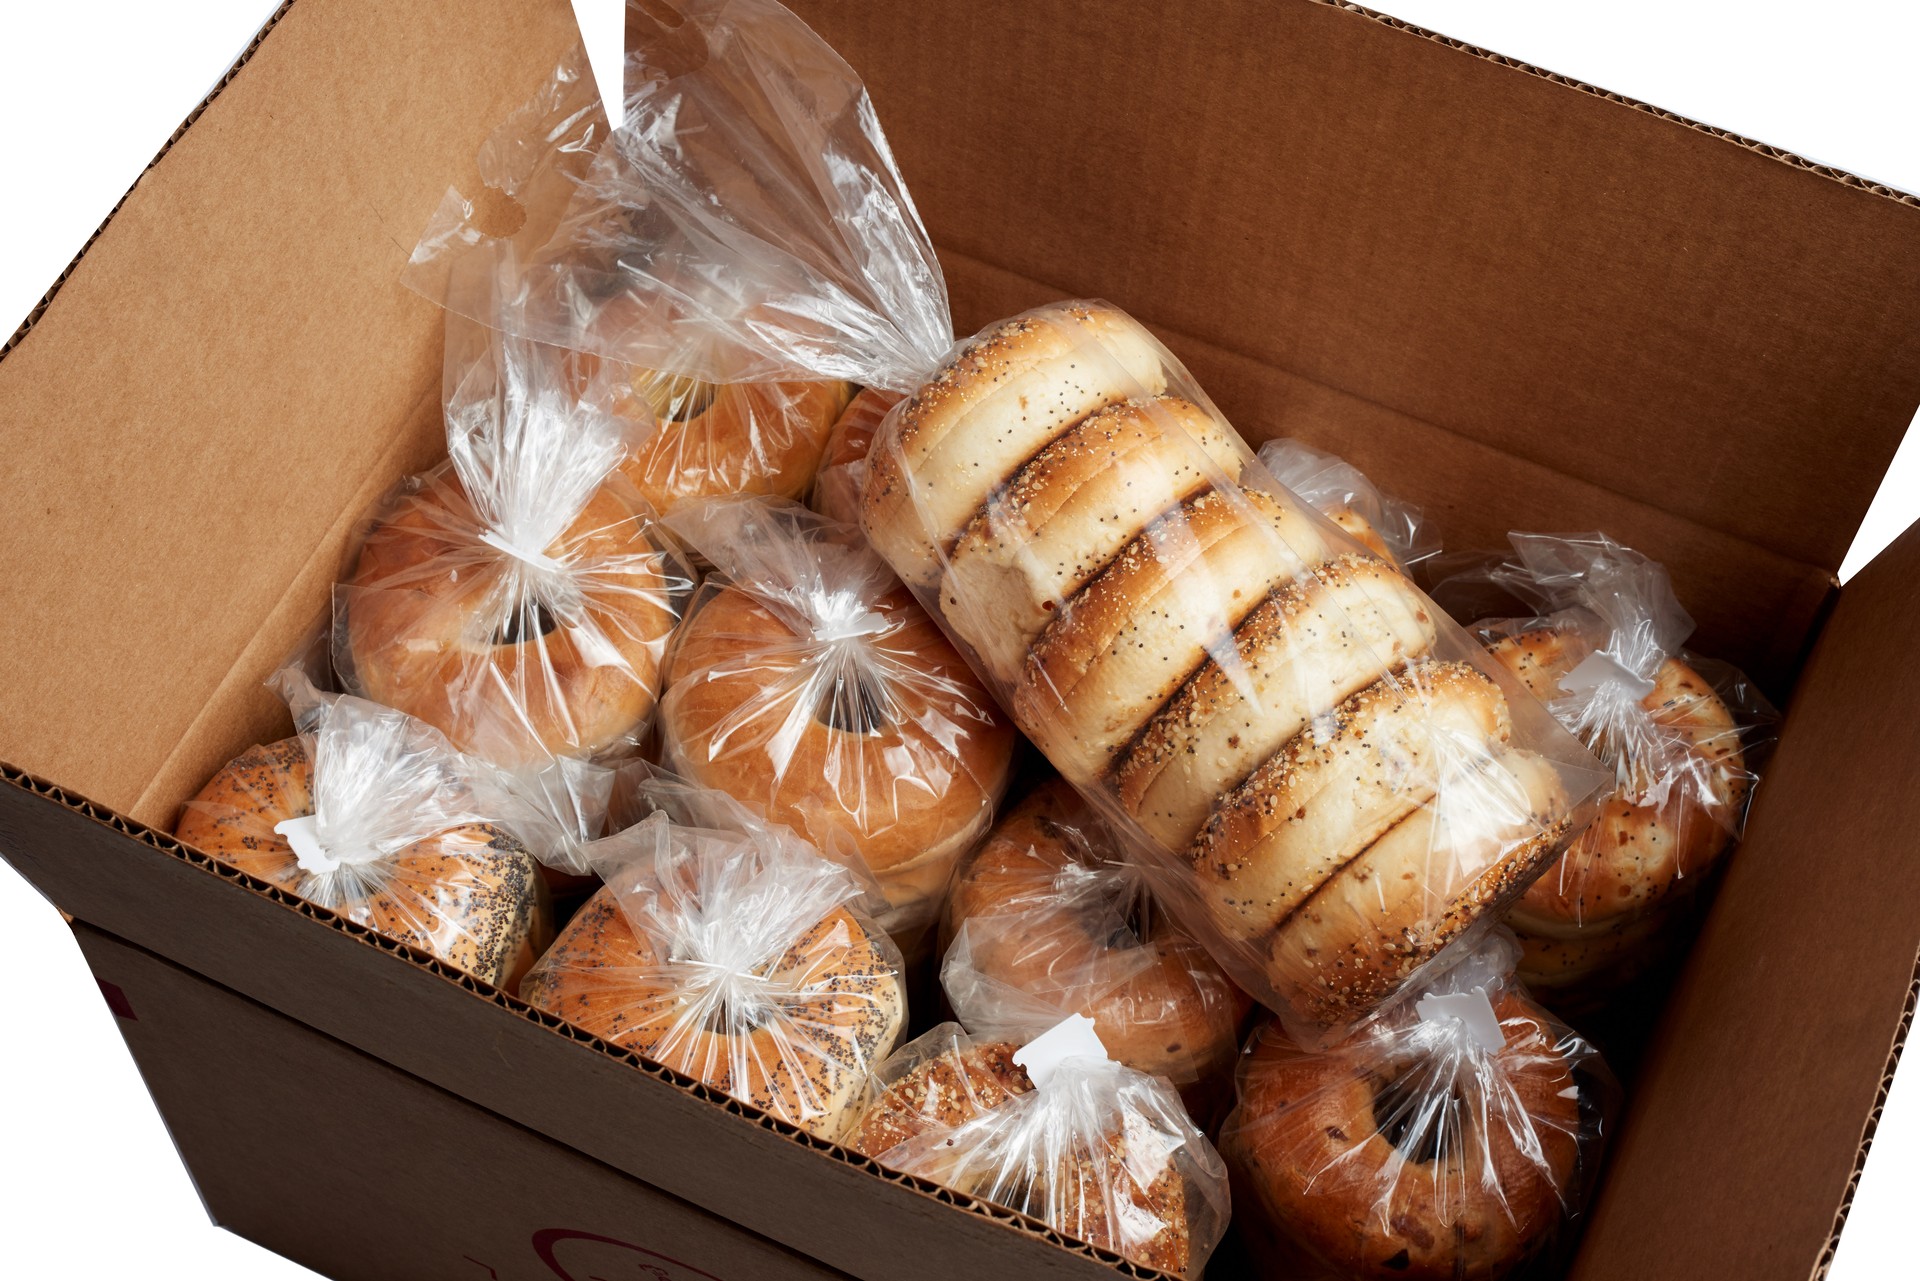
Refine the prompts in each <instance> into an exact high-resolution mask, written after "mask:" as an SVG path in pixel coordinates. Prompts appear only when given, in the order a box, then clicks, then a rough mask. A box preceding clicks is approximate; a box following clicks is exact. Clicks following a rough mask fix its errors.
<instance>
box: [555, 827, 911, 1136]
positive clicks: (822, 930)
mask: <svg viewBox="0 0 1920 1281" xmlns="http://www.w3.org/2000/svg"><path fill="white" fill-rule="evenodd" d="M682 799H685V798H684V797H683V798H682ZM693 803H694V804H696V805H697V804H698V802H693ZM665 804H666V806H667V807H668V808H671V806H672V805H673V804H674V802H673V801H671V800H669V801H667V802H665ZM668 808H663V809H661V810H660V811H658V812H656V813H654V814H652V815H651V816H649V817H648V818H646V819H644V820H643V821H641V822H640V823H638V824H636V825H635V826H633V827H630V828H627V829H626V830H624V831H622V832H619V833H616V834H615V835H613V836H610V837H607V838H605V839H604V840H601V841H599V842H596V843H595V844H594V845H593V846H592V847H591V848H590V849H589V851H588V855H589V861H590V862H591V863H592V865H593V868H594V870H595V871H596V872H598V873H599V875H600V877H601V878H602V880H604V881H605V883H606V884H605V887H604V888H603V889H602V890H601V891H600V892H599V893H597V894H596V895H595V896H594V897H593V898H592V899H590V900H588V902H587V904H586V905H585V906H584V907H583V908H581V909H580V911H579V913H577V914H576V915H575V916H574V918H573V920H572V921H571V922H569V923H568V925H567V927H566V929H565V930H563V931H562V932H561V935H560V937H559V938H558V939H557V940H556V941H555V943H554V945H553V947H552V948H551V949H550V950H549V951H548V952H547V954H546V955H545V956H543V957H542V958H541V959H540V961H539V963H538V964H537V965H536V966H535V967H534V969H533V970H532V972H530V973H529V974H528V975H527V977H526V978H525V979H524V980H523V981H522V983H521V987H520V991H521V995H522V996H523V997H524V998H525V999H526V1000H527V1001H529V1002H531V1003H532V1004H534V1005H537V1006H540V1007H541V1008H543V1009H546V1010H548V1011H551V1012H552V1013H554V1014H556V1015H558V1016H560V1017H561V1018H564V1019H566V1020H567V1021H568V1022H570V1023H573V1024H575V1025H576V1026H578V1027H581V1028H583V1029H585V1030H586V1031H588V1032H591V1033H593V1034H594V1035H596V1036H600V1037H602V1038H604V1039H606V1040H608V1041H611V1042H613V1043H614V1044H617V1045H620V1046H623V1047H625V1048H628V1049H632V1050H635V1051H638V1052H639V1053H641V1054H643V1055H645V1056H646V1057H648V1058H650V1059H652V1060H654V1061H655V1062H657V1063H661V1064H663V1065H665V1066H667V1067H670V1068H673V1069H674V1070H676V1071H679V1072H682V1073H685V1074H686V1075H688V1076H692V1077H695V1078H697V1079H699V1080H701V1081H704V1082H706V1083H707V1084H708V1085H710V1086H712V1087H713V1088H715V1089H717V1090H721V1091H723V1092H725V1093H727V1094H730V1095H732V1096H733V1097H734V1098H737V1099H739V1100H741V1101H742V1102H745V1103H749V1104H751V1105H753V1106H755V1107H757V1108H760V1109H761V1110H763V1111H765V1112H768V1113H770V1114H771V1115H773V1116H776V1117H778V1118H780V1119H781V1120H783V1121H787V1122H789V1123H791V1124H793V1125H796V1126H799V1127H800V1128H801V1129H804V1130H807V1131H809V1132H811V1133H814V1134H818V1135H820V1136H821V1137H823V1138H828V1139H838V1138H840V1137H842V1135H843V1134H844V1132H845V1131H846V1129H847V1127H848V1126H849V1125H850V1124H851V1122H852V1120H853V1119H854V1117H855V1116H856V1115H857V1112H858V1110H859V1107H860V1106H861V1104H862V1103H864V1101H865V1098H866V1091H867V1079H868V1076H869V1074H870V1073H871V1072H872V1070H873V1069H874V1068H875V1067H877V1066H878V1065H879V1063H880V1062H881V1061H882V1060H883V1059H885V1057H886V1056H887V1055H888V1054H889V1053H890V1052H891V1051H892V1050H893V1048H894V1046H895V1045H896V1044H897V1043H898V1042H899V1040H900V1037H901V1034H902V1033H903V1031H904V1030H905V1028H906V1022H907V1006H906V990H905V987H904V985H903V983H902V977H901V957H900V951H899V949H898V948H897V947H896V946H895V945H894V944H893V943H892V941H891V940H889V939H888V938H887V936H886V934H885V933H884V932H882V931H881V930H880V929H879V927H878V926H877V925H875V924H874V923H873V922H872V921H871V920H869V919H868V918H867V917H866V916H865V915H864V913H862V912H861V911H860V910H859V909H858V903H859V901H860V899H861V898H862V895H863V893H864V890H863V887H862V885H861V882H860V880H859V878H858V877H856V876H854V875H851V874H850V873H849V872H848V871H847V869H846V868H844V867H841V866H839V865H837V864H834V863H832V862H829V861H828V860H826V859H824V858H822V857H821V856H820V855H819V854H818V853H817V852H816V851H814V850H813V849H811V848H810V847H808V846H807V845H806V844H805V843H804V842H802V841H800V840H799V839H797V838H796V837H795V836H794V834H793V833H792V832H791V831H788V830H786V829H783V828H778V827H770V826H766V825H762V824H758V823H753V824H751V825H748V826H745V827H743V828H741V829H734V830H727V829H708V828H698V827H688V826H684V825H682V824H679V823H676V822H674V821H673V820H672V819H671V818H670V817H669V813H668ZM726 812H728V813H734V814H738V811H733V810H727V811H726Z"/></svg>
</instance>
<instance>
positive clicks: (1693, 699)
mask: <svg viewBox="0 0 1920 1281" xmlns="http://www.w3.org/2000/svg"><path fill="white" fill-rule="evenodd" d="M1509 538H1510V540H1511V542H1512V544H1513V551H1514V554H1513V556H1512V557H1511V558H1509V559H1507V560H1504V561H1500V562H1497V563H1491V564H1483V565H1481V566H1480V567H1478V568H1475V569H1472V570H1467V571H1463V572H1460V573H1456V574H1454V575H1453V576H1451V577H1449V578H1448V579H1446V580H1445V581H1443V582H1441V583H1439V584H1436V586H1435V588H1434V592H1435V595H1436V597H1438V598H1439V599H1441V600H1442V601H1443V602H1444V603H1452V602H1455V601H1463V602H1472V601H1478V600H1481V599H1485V598H1486V597H1487V596H1488V594H1489V589H1492V590H1494V591H1497V592H1499V593H1503V594H1505V595H1506V596H1509V597H1516V598H1518V599H1519V600H1521V601H1523V602H1525V603H1526V604H1528V605H1530V606H1531V607H1533V608H1534V609H1536V610H1537V611H1538V612H1537V613H1536V614H1534V615H1532V616H1529V617H1516V618H1500V619H1487V620H1484V621H1482V622H1480V623H1479V624H1478V625H1477V626H1476V627H1475V631H1476V632H1477V633H1478V634H1479V635H1480V637H1481V638H1482V639H1483V640H1484V641H1485V642H1486V643H1487V646H1488V648H1489V652H1490V653H1491V654H1492V655H1493V656H1494V658H1495V659H1496V660H1498V661H1499V662H1500V663H1501V664H1502V665H1504V666H1505V667H1507V668H1508V669H1509V670H1511V671H1512V672H1513V673H1514V674H1515V675H1516V676H1518V677H1519V678H1520V679H1521V680H1522V681H1524V682H1525V683H1526V685H1527V687H1528V689H1529V690H1530V691H1532V693H1533V694H1534V695H1535V696H1536V697H1538V698H1540V699H1541V700H1543V701H1544V702H1545V703H1546V706H1547V708H1548V710H1549V711H1551V712H1552V713H1553V714H1554V715H1555V716H1556V717H1558V718H1559V720H1560V722H1561V723H1562V724H1563V725H1565V726H1566V727H1567V729H1569V730H1570V731H1572V732H1573V733H1574V734H1576V735H1577V736H1579V737H1580V739H1581V740H1582V741H1583V742H1585V743H1586V744H1587V745H1588V746H1589V747H1591V748H1592V749H1593V751H1594V752H1595V753H1596V754H1597V755H1598V756H1599V758H1600V760H1601V761H1602V762H1603V763H1604V764H1605V765H1606V766H1607V768H1608V769H1609V770H1610V771H1611V774H1612V780H1611V787H1610V789H1609V791H1610V794H1609V795H1608V796H1606V797H1605V799H1604V801H1603V802H1602V804H1601V807H1600V813H1599V816H1598V817H1597V818H1596V819H1595V820H1594V822H1593V824H1592V825H1591V826H1589V827H1588V828H1587V829H1586V830H1585V831H1584V832H1582V833H1581V834H1580V836H1579V837H1578V838H1577V839H1576V840H1575V841H1574V842H1573V844H1572V845H1571V846H1570V847H1569V848H1568V850H1567V852H1566V854H1565V855H1564V856H1562V858H1561V859H1560V861H1559V862H1558V863H1557V864H1555V866H1554V868H1553V870H1551V871H1550V872H1548V873H1547V874H1546V875H1545V876H1543V877H1542V878H1541V879H1540V880H1538V881H1536V882H1535V883H1534V884H1533V886H1532V888H1531V889H1529V890H1528V892H1527V894H1526V895H1525V897H1523V898H1522V899H1521V900H1520V901H1519V902H1518V903H1517V904H1515V906H1514V908H1513V911H1512V913H1511V914H1510V916H1509V921H1510V923H1511V924H1512V925H1513V927H1514V930H1515V932H1516V933H1517V934H1518V935H1519V936H1520V940H1521V942H1522V944H1523V945H1524V946H1525V948H1526V955H1525V956H1524V957H1523V958H1522V960H1521V963H1520V974H1521V977H1522V978H1524V979H1525V980H1526V982H1527V984H1528V986H1530V987H1532V988H1534V989H1535V990H1536V991H1539V992H1541V993H1542V994H1543V995H1546V994H1551V995H1552V996H1554V997H1555V998H1561V997H1569V996H1573V997H1590V996H1599V995H1603V994H1604V993H1605V992H1606V991H1607V990H1608V989H1609V988H1612V987H1617V986H1618V985H1619V984H1620V983H1622V982H1624V981H1625V980H1627V979H1629V978H1631V977H1633V976H1634V974H1635V973H1637V972H1638V971H1640V970H1641V969H1643V968H1645V967H1646V966H1647V965H1648V964H1650V963H1651V962H1652V961H1653V960H1655V959H1657V958H1658V956H1659V953H1660V951H1661V950H1662V946H1663V944H1664V943H1666V942H1668V941H1670V936H1671V934H1672V930H1671V929H1670V928H1668V927H1669V926H1670V925H1674V924H1678V923H1679V922H1680V920H1681V918H1682V915H1683V914H1682V913H1681V912H1680V911H1679V910H1678V909H1679V908H1680V907H1681V905H1682V903H1683V901H1684V900H1685V899H1686V898H1687V897H1688V896H1690V895H1691V893H1692V892H1693V891H1694V890H1695V889H1696V888H1697V887H1698V886H1700V885H1701V884H1703V883H1704V882H1705V880H1706V879H1707V873H1709V872H1710V871H1712V870H1713V869H1714V868H1715V867H1716V866H1717V865H1718V864H1719V863H1720V862H1721V860H1723V859H1724V858H1725V857H1726V854H1727V852H1728V850H1730V849H1731V848H1732V846H1733V844H1734V842H1735V841H1736V840H1737V839H1738V838H1739V835H1740V830H1741V827H1742V825H1743V823H1744V822H1745V818H1746V812H1747V806H1748V803H1749V801H1750V799H1751V796H1752V792H1753V787H1754V784H1755V783H1756V782H1757V779H1758V776H1757V774H1756V773H1755V771H1754V764H1755V760H1756V755H1757V753H1758V752H1760V751H1761V750H1763V749H1764V747H1765V745H1766V743H1767V741H1768V740H1769V739H1770V738H1771V731H1772V726H1773V724H1774V723H1775V721H1776V720H1777V715H1776V713H1775V712H1774V711H1773V709H1772V707H1771V706H1769V705H1768V703H1767V701H1766V699H1765V698H1764V697H1763V696H1762V695H1761V694H1760V693H1759V691H1758V690H1756V689H1755V688H1754V687H1753V685H1752V684H1751V683H1750V682H1748V681H1747V679H1746V678H1745V677H1744V676H1742V675H1741V673H1740V672H1739V671H1737V670H1736V669H1734V668H1733V667H1731V666H1729V665H1727V664H1725V663H1721V662H1718V661H1716V660H1711V659H1704V658H1701V657H1700V656H1698V655H1695V654H1692V653H1690V652H1688V651H1687V650H1686V649H1684V648H1683V647H1682V642H1684V641H1685V640H1686V638H1687V636H1688V635H1689V634H1690V633H1691V632H1692V631H1693V619H1692V618H1691V617H1689V616H1688V614H1687V612H1686V610H1685V609H1684V608H1683V607H1682V606H1681V604H1680V602H1679V600H1678V599H1677V598H1676V597H1675V596H1674V593H1673V585H1672V582H1671V581H1670V579H1669V578H1668V575H1667V572H1666V570H1665V569H1664V568H1663V567H1662V566H1660V565H1658V564H1656V563H1655V562H1653V561H1650V560H1648V559H1647V558H1646V557H1645V556H1642V555H1641V554H1640V553H1638V552H1635V551H1633V550H1632V549H1630V548H1626V547H1622V546H1621V545H1620V544H1618V543H1616V542H1614V541H1613V540H1612V539H1610V538H1608V537H1606V536H1605V535H1604V534H1577V535H1566V536H1555V535H1546V534H1520V533H1516V534H1512V535H1510V536H1509Z"/></svg>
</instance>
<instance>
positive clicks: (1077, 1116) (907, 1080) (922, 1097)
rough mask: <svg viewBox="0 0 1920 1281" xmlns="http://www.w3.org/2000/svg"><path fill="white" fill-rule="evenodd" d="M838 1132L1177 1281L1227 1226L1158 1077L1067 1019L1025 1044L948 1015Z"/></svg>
mask: <svg viewBox="0 0 1920 1281" xmlns="http://www.w3.org/2000/svg"><path fill="white" fill-rule="evenodd" d="M872 1092H873V1098H872V1102H871V1103H870V1104H869V1105H868V1106H867V1108H866V1110H865V1112H864V1113H863V1115H862V1116H861V1118H860V1121H859V1123H858V1125H857V1126H856V1127H855V1128H854V1129H853V1131H852V1132H851V1134H850V1135H849V1138H848V1140H847V1142H848V1145H849V1146H851V1147H852V1148H853V1149H854V1150H855V1151H857V1152H861V1153H863V1154H865V1155H867V1156H870V1157H873V1158H874V1159H875V1160H876V1161H878V1162H879V1163H880V1164H881V1165H884V1166H887V1167H888V1168H890V1169H894V1170H898V1171H900V1172H902V1173H905V1174H915V1175H919V1176H921V1177H922V1178H926V1179H931V1180H932V1181H934V1182H935V1183H939V1184H942V1185H944V1186H946V1187H948V1188H951V1189H953V1190H954V1191H956V1192H959V1193H961V1194H963V1195H966V1196H972V1197H978V1198H980V1199H982V1200H985V1201H991V1202H993V1203H994V1204H996V1205H1000V1206H1004V1207H1006V1208H1007V1209H1010V1210H1015V1211H1018V1212H1019V1213H1021V1214H1024V1215H1027V1216H1028V1217H1030V1218H1034V1219H1038V1220H1040V1221H1041V1222H1042V1223H1045V1224H1046V1225H1047V1226H1049V1227H1051V1228H1053V1229H1055V1230H1056V1231H1058V1232H1061V1233H1063V1234H1064V1235H1066V1236H1069V1237H1073V1238H1074V1239H1076V1240H1079V1241H1085V1242H1087V1243H1088V1244H1089V1245H1094V1246H1098V1247H1100V1248H1102V1249H1105V1250H1111V1251H1113V1252H1114V1253H1116V1254H1120V1255H1123V1256H1125V1257H1126V1258H1128V1259H1130V1260H1132V1261H1133V1262H1135V1263H1138V1264H1142V1265H1144V1266H1146V1267H1150V1268H1156V1269H1158V1270H1160V1271H1162V1272H1169V1273H1172V1274H1174V1275H1176V1276H1189V1277H1197V1276H1199V1275H1200V1273H1201V1271H1202V1269H1203V1268H1205V1266H1206V1262H1207V1258H1208V1256H1209V1255H1211V1254H1212V1253H1213V1249H1214V1247H1215V1246H1216V1245H1218V1244H1219V1242H1220V1238H1221V1236H1222V1235H1223V1234H1224V1233H1225V1231H1226V1226H1227V1218H1228V1193H1227V1177H1226V1169H1225V1167H1224V1166H1223V1165H1222V1163H1221V1160H1220V1156H1219V1154H1218V1153H1217V1152H1215V1151H1214V1149H1213V1145H1212V1144H1210V1143H1208V1142H1207V1138H1206V1136H1205V1135H1203V1134H1202V1133H1200V1131H1199V1130H1198V1129H1196V1128H1195V1127H1194V1124H1193V1122H1192V1120H1190V1119H1189V1118H1188V1116H1187V1113H1186V1110H1185V1109H1184V1108H1183V1107H1182V1106H1181V1103H1180V1098H1179V1096H1178V1095H1177V1094H1175V1093H1174V1091H1173V1089H1172V1087H1171V1086H1170V1085H1168V1084H1167V1082H1165V1081H1163V1080H1161V1079H1159V1078H1158V1077H1154V1076H1149V1075H1147V1074H1146V1073H1143V1072H1139V1071H1135V1070H1134V1069H1132V1068H1129V1067H1125V1066H1122V1065H1121V1064H1118V1063H1115V1062H1113V1061H1112V1060H1110V1059H1109V1058H1108V1057H1107V1055H1106V1052H1105V1050H1104V1049H1103V1047H1102V1046H1101V1043H1100V1040H1099V1038H1098V1037H1096V1036H1095V1035H1094V1033H1093V1029H1092V1024H1091V1023H1090V1022H1089V1021H1088V1020H1086V1019H1085V1018H1080V1017H1076V1018H1073V1019H1069V1020H1068V1021H1066V1022H1065V1023H1063V1024H1061V1025H1059V1026H1058V1027H1056V1028H1054V1029H1051V1030H1049V1031H1048V1032H1047V1033H1044V1034H1042V1035H1041V1036H1039V1037H1037V1038H1034V1039H1032V1040H1030V1041H1028V1042H1027V1043H1026V1044H1024V1045H1022V1044H1021V1043H1020V1042H1017V1041H1009V1040H1005V1039H1002V1038H999V1037H996V1036H991V1035H985V1036H982V1035H970V1034H969V1032H968V1030H967V1029H965V1028H963V1027H961V1026H960V1025H958V1024H955V1023H943V1024H941V1025H940V1026H939V1027H936V1028H934V1029H933V1030H932V1031H930V1032H927V1033H926V1034H924V1035H922V1036H920V1037H919V1038H918V1039H916V1040H915V1041H913V1042H912V1043H911V1044H910V1045H907V1046H906V1047H904V1048H903V1049H901V1050H900V1051H899V1052H898V1053H897V1054H895V1055H894V1056H893V1057H892V1058H890V1059H888V1060H887V1061H886V1063H884V1064H883V1065H881V1067H880V1069H879V1071H878V1073H877V1074H876V1075H875V1078H874V1081H873V1084H872Z"/></svg>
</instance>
